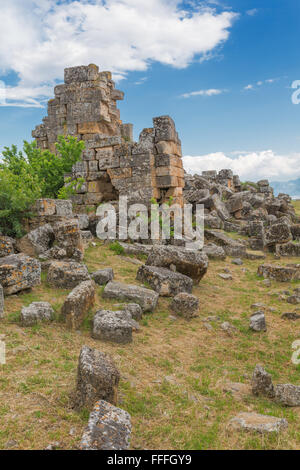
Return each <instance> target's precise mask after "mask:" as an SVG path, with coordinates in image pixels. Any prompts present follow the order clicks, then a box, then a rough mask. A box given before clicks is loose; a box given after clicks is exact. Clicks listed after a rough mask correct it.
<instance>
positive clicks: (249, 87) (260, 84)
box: [244, 78, 280, 90]
mask: <svg viewBox="0 0 300 470" xmlns="http://www.w3.org/2000/svg"><path fill="white" fill-rule="evenodd" d="M277 80H280V79H279V78H268V79H267V80H259V81H258V82H256V85H257V86H258V87H260V86H262V85H264V84H267V85H270V84H271V83H274V82H276V81H277ZM254 89H255V86H254V85H252V84H251V83H250V84H249V85H247V86H245V87H244V90H254Z"/></svg>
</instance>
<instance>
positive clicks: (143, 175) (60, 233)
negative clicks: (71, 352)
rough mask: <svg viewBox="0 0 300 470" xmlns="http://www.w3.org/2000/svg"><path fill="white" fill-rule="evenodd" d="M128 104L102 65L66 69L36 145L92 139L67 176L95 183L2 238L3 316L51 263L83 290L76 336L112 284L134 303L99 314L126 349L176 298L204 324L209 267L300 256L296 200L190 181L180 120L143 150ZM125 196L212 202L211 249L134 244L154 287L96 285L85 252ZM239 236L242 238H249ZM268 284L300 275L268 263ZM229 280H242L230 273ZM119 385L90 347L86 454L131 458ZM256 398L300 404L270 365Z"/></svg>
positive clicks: (250, 422) (74, 312)
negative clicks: (105, 214) (120, 453)
mask: <svg viewBox="0 0 300 470" xmlns="http://www.w3.org/2000/svg"><path fill="white" fill-rule="evenodd" d="M122 99H123V93H122V92H121V91H119V90H116V89H115V85H114V82H113V81H112V79H111V74H110V73H109V72H99V69H98V67H96V66H95V65H89V66H87V67H86V66H81V67H73V68H69V69H66V70H65V83H64V84H62V85H58V86H56V87H55V98H54V99H53V100H50V101H49V103H48V116H47V117H45V118H44V119H43V124H42V125H40V126H37V128H36V129H35V131H33V137H35V138H36V141H37V144H38V147H39V148H41V149H49V150H50V151H53V152H55V142H56V141H57V137H58V136H59V135H72V136H76V137H78V138H79V139H81V140H83V141H84V142H85V146H86V148H85V150H84V151H83V154H82V159H81V161H79V162H78V163H76V165H74V167H73V169H72V173H71V174H70V175H66V178H69V177H71V178H74V179H75V178H78V177H81V178H83V179H84V184H83V185H82V187H81V188H80V189H78V190H77V193H76V195H75V196H73V198H72V201H63V200H53V199H40V200H38V201H36V205H35V207H34V210H35V216H34V217H33V218H32V219H30V220H27V221H26V222H25V224H26V229H27V234H26V235H25V236H24V237H23V238H21V239H20V240H18V241H15V240H13V239H11V238H10V237H5V236H2V235H1V234H0V318H3V316H4V297H3V293H4V294H5V295H11V294H15V293H17V292H19V291H22V290H24V289H30V288H32V287H34V286H36V285H39V284H40V282H41V261H44V263H43V266H44V267H43V269H45V270H47V271H48V273H47V282H48V283H49V285H50V286H51V287H53V288H62V289H68V290H69V289H73V290H72V292H70V294H69V295H68V296H67V298H66V300H65V302H64V304H63V307H62V310H61V314H62V316H63V318H64V319H65V321H66V325H67V327H69V328H72V329H79V328H80V326H81V324H82V322H83V320H84V319H85V318H86V316H87V314H88V313H89V310H90V308H91V307H92V306H93V305H94V302H95V287H96V285H95V284H97V285H101V286H105V287H104V289H103V292H102V296H103V298H104V299H105V298H106V299H116V300H119V301H121V302H124V303H122V304H118V305H115V306H114V307H116V308H117V310H115V311H111V310H104V309H102V310H99V311H98V312H96V314H95V316H94V318H93V321H92V332H91V335H92V337H93V338H94V339H96V340H102V341H111V342H114V343H118V344H126V343H130V342H132V338H133V332H134V331H137V330H138V329H139V324H138V323H137V322H138V321H140V320H141V319H142V315H143V313H145V312H153V311H154V310H155V308H156V306H157V302H158V299H159V296H170V297H173V298H172V302H171V303H170V309H171V310H172V312H173V313H175V314H177V315H181V316H183V317H184V318H186V319H187V320H190V319H191V318H193V317H195V316H197V315H198V312H199V299H198V298H197V297H195V296H193V295H192V289H193V284H194V283H199V281H201V279H202V278H203V277H204V276H205V274H206V272H207V269H208V260H209V259H212V260H214V259H217V260H225V259H226V256H231V257H234V258H235V260H233V264H236V265H238V266H241V265H242V264H243V261H242V259H243V258H248V259H263V258H264V257H265V255H264V253H263V252H267V251H269V252H272V253H273V254H274V256H276V257H277V258H278V257H285V256H287V257H290V256H295V257H297V256H300V218H299V217H297V216H296V214H295V211H294V209H293V206H292V204H291V198H290V197H289V196H288V195H285V194H280V195H279V196H278V197H274V194H273V190H272V188H271V187H270V185H269V182H268V181H267V180H261V181H259V182H258V183H256V184H254V183H246V184H242V183H241V182H240V180H239V177H238V176H237V175H233V173H232V171H231V170H227V169H225V170H221V171H220V172H218V173H217V172H216V171H205V172H202V175H201V176H200V175H194V176H192V175H188V174H186V173H185V172H184V170H183V166H182V158H181V157H182V154H181V143H180V140H179V138H178V134H177V132H176V128H175V124H174V122H173V120H172V119H171V118H170V117H169V116H160V117H157V118H154V119H153V128H151V129H144V130H143V131H142V132H141V134H140V137H139V141H138V142H134V141H133V128H132V125H131V124H123V123H122V121H121V120H120V113H119V110H118V109H117V105H116V102H117V101H118V100H122ZM119 196H127V197H128V202H129V203H143V204H146V205H147V206H148V207H149V206H150V203H151V202H153V199H155V200H156V201H157V202H159V203H162V202H169V203H170V201H171V203H172V204H174V203H177V204H179V205H180V206H182V205H183V203H184V202H188V203H191V204H193V205H194V208H195V206H196V204H203V205H204V208H205V209H204V215H205V234H204V235H205V244H204V247H203V249H202V250H201V251H196V250H187V249H186V248H184V247H183V246H181V243H179V242H178V243H177V241H176V240H171V241H168V240H167V241H166V240H160V244H158V243H154V244H153V245H151V244H149V242H148V241H145V240H142V239H140V240H138V241H139V243H133V244H132V243H125V242H124V241H121V242H120V246H121V247H122V249H123V250H124V253H126V254H127V255H129V256H131V255H134V256H138V257H140V259H144V258H145V257H147V260H146V262H145V264H142V263H141V266H140V267H139V269H138V272H137V280H138V281H141V282H142V283H144V284H146V285H149V286H150V287H151V289H149V288H145V287H140V286H138V285H127V284H123V283H120V282H115V281H114V272H113V270H112V268H106V269H101V270H98V271H96V272H94V273H92V274H91V275H90V274H89V272H88V269H87V267H86V266H85V265H84V264H83V263H82V260H83V256H84V250H85V247H86V246H88V244H89V243H90V242H91V241H92V240H93V236H95V235H96V226H97V223H98V220H99V218H98V217H97V216H96V215H95V213H94V212H95V209H96V208H97V207H98V205H99V204H100V203H102V202H111V203H112V204H113V206H114V207H116V208H117V201H118V198H119ZM73 210H74V212H73ZM226 232H228V233H227V234H226ZM230 232H236V233H237V234H238V235H240V237H239V238H238V240H237V239H234V238H232V235H231V234H230ZM150 243H151V242H150ZM251 250H252V251H251ZM36 258H38V259H36ZM258 275H259V276H261V277H264V278H265V283H266V285H267V283H268V286H270V279H272V280H276V281H283V282H287V281H295V280H298V281H299V280H300V265H299V264H289V265H287V266H281V265H273V264H262V265H261V266H259V268H258ZM219 276H220V277H222V279H226V280H227V279H228V280H232V275H231V274H230V272H229V271H228V270H227V271H226V272H225V270H224V273H220V274H219ZM287 301H288V302H289V303H292V304H297V303H299V302H300V293H299V292H298V291H297V292H296V290H295V293H294V294H293V295H291V296H289V297H287ZM298 301H299V302H298ZM126 302H131V303H126ZM133 302H134V303H133ZM253 307H254V306H253ZM257 308H258V309H259V310H258V311H256V313H254V314H253V315H252V316H251V318H250V328H251V329H252V330H254V331H266V322H265V309H264V308H263V307H262V308H260V306H259V305H257ZM286 315H296V314H286ZM53 316H54V311H53V309H52V307H51V305H50V304H48V303H46V302H34V303H32V304H31V305H30V306H29V307H23V308H22V311H21V323H22V325H24V326H32V325H35V324H37V323H39V322H48V321H51V320H53ZM296 316H297V315H296ZM175 319H176V317H175ZM293 319H296V318H295V317H293ZM221 329H222V330H223V331H225V332H226V333H227V334H228V335H229V336H232V334H233V333H234V332H235V331H236V329H235V327H234V326H233V325H231V324H230V323H229V322H223V323H222V325H221ZM119 380H120V374H119V371H118V370H117V368H116V366H115V364H114V362H113V361H112V359H111V358H110V357H109V356H107V355H106V354H104V353H102V352H100V351H97V350H94V349H91V348H89V347H87V346H84V347H83V348H82V350H81V353H80V356H79V363H78V376H77V387H76V392H75V398H74V407H75V408H77V409H82V408H88V409H89V410H92V409H93V411H92V412H91V414H90V418H89V423H88V426H87V429H86V430H85V432H84V435H83V437H82V441H81V444H80V448H81V449H82V450H92V449H95V450H121V449H122V450H123V449H124V450H125V449H128V447H129V443H130V434H131V422H130V416H129V415H128V413H126V412H125V411H124V410H121V409H119V408H116V407H115V406H114V405H116V404H117V388H118V384H119ZM252 392H253V394H254V395H256V396H258V395H263V396H266V397H268V398H270V399H272V400H275V401H276V402H277V403H279V404H282V405H284V406H300V387H298V386H295V385H291V384H280V385H276V386H274V385H273V382H272V378H271V376H270V375H269V374H267V373H266V371H265V370H264V369H263V368H262V367H261V366H256V368H255V371H254V374H253V378H252ZM104 400H105V401H104ZM230 427H231V428H233V429H242V430H247V431H257V432H260V433H264V432H279V431H281V430H283V429H285V428H286V427H287V422H286V420H284V419H279V418H275V417H272V416H264V415H258V414H256V413H240V414H239V415H238V416H236V417H235V418H233V419H232V420H231V421H230Z"/></svg>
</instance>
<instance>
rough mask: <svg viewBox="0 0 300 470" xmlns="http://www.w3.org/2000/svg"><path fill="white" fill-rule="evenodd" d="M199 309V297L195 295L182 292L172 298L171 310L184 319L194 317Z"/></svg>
mask: <svg viewBox="0 0 300 470" xmlns="http://www.w3.org/2000/svg"><path fill="white" fill-rule="evenodd" d="M198 309H199V299H198V297H196V296H195V295H191V294H187V293H185V292H182V293H180V294H178V295H176V297H174V299H173V300H172V304H171V310H172V311H173V312H175V313H177V315H182V316H183V317H184V318H186V319H188V320H189V319H191V318H193V317H196V316H197V314H198Z"/></svg>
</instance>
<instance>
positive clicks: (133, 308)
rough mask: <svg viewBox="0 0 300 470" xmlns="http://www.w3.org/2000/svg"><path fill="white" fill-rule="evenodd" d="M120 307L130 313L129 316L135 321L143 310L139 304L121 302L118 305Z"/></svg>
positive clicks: (140, 317) (138, 319) (141, 314)
mask: <svg viewBox="0 0 300 470" xmlns="http://www.w3.org/2000/svg"><path fill="white" fill-rule="evenodd" d="M118 307H120V309H122V310H124V311H125V312H128V313H130V315H131V317H132V318H133V319H134V320H135V321H140V320H141V319H142V316H143V310H142V308H141V306H140V305H139V304H122V305H119V306H118Z"/></svg>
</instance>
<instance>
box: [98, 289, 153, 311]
mask: <svg viewBox="0 0 300 470" xmlns="http://www.w3.org/2000/svg"><path fill="white" fill-rule="evenodd" d="M102 296H103V298H106V299H118V300H125V301H129V302H130V301H133V302H135V303H137V304H139V305H140V306H141V308H142V309H143V312H153V310H154V309H155V307H156V305H157V302H158V297H159V295H158V294H157V292H154V291H153V290H151V289H146V288H145V287H139V286H135V285H130V284H122V283H120V282H109V283H108V284H107V286H106V287H105V289H104V291H103V294H102Z"/></svg>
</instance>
